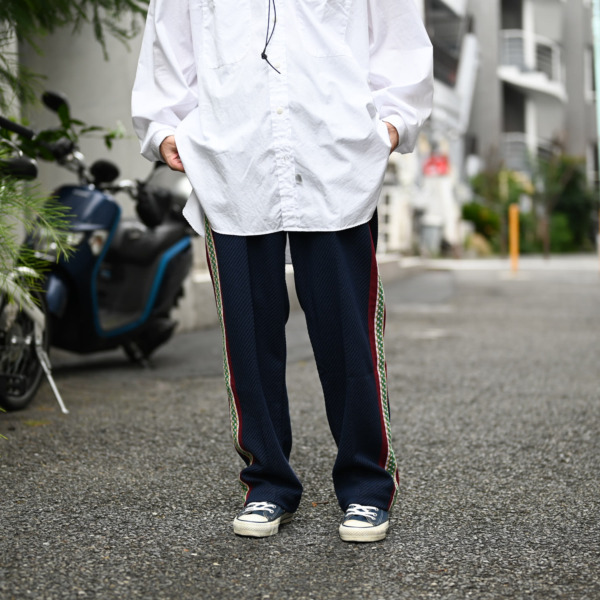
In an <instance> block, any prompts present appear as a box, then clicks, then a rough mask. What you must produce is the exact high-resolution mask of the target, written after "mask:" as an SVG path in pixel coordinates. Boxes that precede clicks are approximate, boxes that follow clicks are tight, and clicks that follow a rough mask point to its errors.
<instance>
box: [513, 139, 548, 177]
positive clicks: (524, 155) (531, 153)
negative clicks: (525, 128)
mask: <svg viewBox="0 0 600 600" xmlns="http://www.w3.org/2000/svg"><path fill="white" fill-rule="evenodd" d="M552 153H553V147H552V143H551V142H549V141H547V140H543V139H538V140H537V141H536V143H535V145H534V146H533V147H530V146H529V144H528V141H527V136H526V134H524V133H505V134H504V135H503V136H502V158H503V159H504V165H505V167H506V168H507V169H510V170H511V171H520V172H522V173H531V172H532V170H533V166H534V165H533V161H535V160H540V159H541V160H544V159H548V158H550V156H552Z"/></svg>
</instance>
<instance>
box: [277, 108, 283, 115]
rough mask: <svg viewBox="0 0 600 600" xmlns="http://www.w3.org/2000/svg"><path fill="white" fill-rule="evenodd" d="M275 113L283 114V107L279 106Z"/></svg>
mask: <svg viewBox="0 0 600 600" xmlns="http://www.w3.org/2000/svg"><path fill="white" fill-rule="evenodd" d="M277 114H278V115H282V114H283V108H281V106H280V107H279V108H278V109H277Z"/></svg>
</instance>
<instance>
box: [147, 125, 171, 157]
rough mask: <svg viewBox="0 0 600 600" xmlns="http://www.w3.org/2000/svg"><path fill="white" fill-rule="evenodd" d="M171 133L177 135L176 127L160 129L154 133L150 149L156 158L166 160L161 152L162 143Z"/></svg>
mask: <svg viewBox="0 0 600 600" xmlns="http://www.w3.org/2000/svg"><path fill="white" fill-rule="evenodd" d="M170 135H175V130H174V129H167V128H165V129H159V130H158V131H157V132H156V133H154V134H153V135H152V138H151V139H150V150H151V152H152V154H153V155H154V156H155V159H156V160H160V161H162V162H165V159H164V158H163V157H162V154H161V153H160V145H161V144H162V143H163V142H164V141H165V139H166V138H168V137H169V136H170Z"/></svg>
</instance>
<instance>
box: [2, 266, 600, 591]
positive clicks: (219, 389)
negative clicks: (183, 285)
mask: <svg viewBox="0 0 600 600" xmlns="http://www.w3.org/2000/svg"><path fill="white" fill-rule="evenodd" d="M585 260H586V261H587V262H586V263H585V264H586V265H588V267H589V265H592V261H593V259H590V258H586V259H585ZM445 264H447V265H450V266H451V267H452V263H441V264H437V263H436V264H430V265H429V267H430V268H429V269H418V270H416V271H414V272H412V273H411V274H409V275H407V276H405V277H402V278H400V279H398V280H396V281H393V282H388V284H387V285H386V301H387V330H386V353H387V360H388V375H389V383H390V398H391V409H392V433H393V437H394V446H395V449H396V454H397V457H398V462H399V467H400V472H401V493H400V497H399V500H398V503H397V505H396V508H395V510H394V513H393V516H392V526H391V529H390V533H389V535H388V538H387V539H386V540H385V541H384V542H380V543H375V544H366V545H359V544H346V543H344V542H342V541H340V539H339V538H338V534H337V528H338V525H339V521H340V518H341V516H342V514H341V511H340V509H339V507H338V506H337V503H336V500H335V496H334V493H333V487H332V484H331V479H330V472H331V467H332V465H333V460H334V457H335V447H334V444H333V441H332V440H331V436H330V434H329V431H328V429H327V424H326V418H325V411H324V408H323V402H322V396H321V390H320V386H319V382H318V377H317V374H316V369H315V366H314V362H313V360H312V355H311V351H310V345H309V342H308V339H307V336H306V334H305V332H304V323H303V316H302V313H301V312H294V313H293V314H292V316H291V319H290V323H289V328H288V343H289V360H288V363H289V366H288V384H289V386H288V387H289V395H290V402H291V410H292V419H293V428H294V434H295V438H294V449H293V452H292V463H293V465H294V467H295V469H296V471H297V473H298V475H299V476H300V478H301V479H302V481H303V483H304V488H305V493H304V497H303V501H302V503H301V506H300V508H299V511H298V513H297V515H296V517H295V519H294V520H293V521H292V523H291V524H289V525H287V526H285V527H284V528H283V529H282V531H281V533H280V534H279V535H278V536H275V537H273V538H267V539H245V538H239V537H236V536H234V535H233V533H232V530H231V521H232V520H233V518H234V516H235V514H236V512H237V511H238V510H239V508H240V503H241V498H242V496H241V488H240V487H239V485H238V483H237V473H238V471H239V468H240V465H241V462H240V461H239V459H238V458H237V456H236V455H235V453H234V450H233V447H232V444H231V437H230V433H229V421H228V410H227V403H226V397H225V393H224V385H223V382H222V351H221V342H220V333H219V331H218V330H217V329H216V328H213V329H208V330H204V331H198V332H193V333H185V334H180V335H178V336H177V337H176V338H175V339H173V340H172V342H171V343H169V345H168V346H166V347H164V348H163V349H161V350H160V351H159V352H158V353H157V355H156V358H155V369H154V370H152V371H145V370H142V369H139V368H137V367H135V366H133V365H130V364H129V363H127V361H126V360H125V359H124V357H123V356H122V355H121V353H119V352H113V353H109V354H106V355H102V356H95V357H86V358H83V359H82V358H81V357H76V356H73V355H69V354H65V353H58V352H56V353H54V354H53V362H54V365H55V367H54V369H55V375H56V381H57V384H58V386H59V388H60V390H61V391H62V394H63V397H64V400H65V402H66V404H67V405H68V407H69V409H70V414H69V415H62V414H61V413H60V412H59V409H58V406H57V404H56V402H55V400H54V398H53V396H52V393H51V391H50V389H49V387H48V386H47V385H46V384H44V385H43V386H42V388H41V389H40V392H39V394H38V397H37V398H36V400H35V402H34V403H33V404H32V405H31V406H30V407H29V408H28V409H27V410H25V411H22V412H18V413H10V414H2V415H0V434H2V435H4V436H5V437H6V439H1V438H0V598H1V599H2V600H8V599H13V598H14V599H21V598H35V599H39V600H41V599H61V600H64V599H80V598H99V599H104V598H106V599H113V598H115V599H117V598H118V599H137V598H144V599H177V600H179V599H207V600H209V599H233V598H235V599H242V600H245V599H253V600H254V599H256V600H265V599H271V600H276V599H277V600H279V599H293V600H309V599H313V600H329V599H331V600H334V599H335V600H338V599H357V600H358V599H360V600H363V599H364V600H384V599H385V600H395V599H402V600H404V599H406V600H409V599H410V600H420V599H426V598H427V599H429V598H434V599H436V598H440V599H441V598H443V599H457V600H458V599H463V598H473V599H477V600H487V599H496V598H514V599H519V598H531V599H540V600H549V599H554V598H565V599H569V600H576V599H590V600H594V599H598V598H600V481H599V475H600V386H599V371H600V369H599V367H598V363H599V356H600V275H599V273H598V270H596V269H595V268H594V267H589V268H578V266H577V264H576V261H573V262H572V263H568V261H567V262H563V263H561V266H560V268H558V267H557V268H556V269H553V268H548V263H543V264H544V265H545V267H544V268H530V269H527V268H524V269H523V272H521V273H520V275H519V276H517V277H511V276H510V275H509V273H508V271H507V270H506V268H505V267H506V265H505V263H503V264H502V265H501V266H500V267H498V268H497V267H492V266H490V268H485V264H484V263H480V262H478V263H477V267H476V268H454V267H452V268H451V269H450V270H447V269H446V268H445ZM463 264H464V263H463ZM491 264H492V263H490V265H491ZM482 265H483V267H482ZM565 265H566V266H565ZM525 267H526V265H525ZM438 269H442V270H438Z"/></svg>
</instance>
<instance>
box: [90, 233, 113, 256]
mask: <svg viewBox="0 0 600 600" xmlns="http://www.w3.org/2000/svg"><path fill="white" fill-rule="evenodd" d="M107 238H108V231H106V229H96V231H93V232H92V233H91V235H90V237H89V240H88V243H89V245H90V250H91V251H92V254H93V255H94V256H98V254H100V252H102V249H103V248H104V244H106V240H107Z"/></svg>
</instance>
